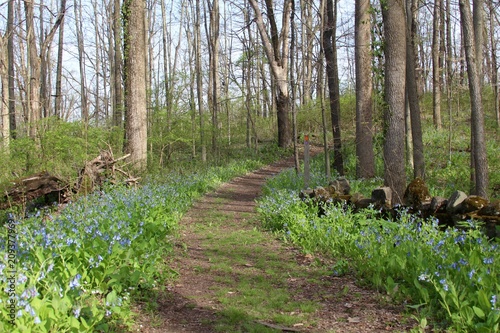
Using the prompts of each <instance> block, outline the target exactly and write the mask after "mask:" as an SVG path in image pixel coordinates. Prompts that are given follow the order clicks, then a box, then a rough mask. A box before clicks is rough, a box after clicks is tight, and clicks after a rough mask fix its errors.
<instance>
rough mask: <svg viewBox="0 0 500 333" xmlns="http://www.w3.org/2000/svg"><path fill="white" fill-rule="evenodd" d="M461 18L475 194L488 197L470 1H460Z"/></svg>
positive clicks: (482, 119) (479, 90)
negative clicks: (468, 97)
mask: <svg viewBox="0 0 500 333" xmlns="http://www.w3.org/2000/svg"><path fill="white" fill-rule="evenodd" d="M459 6H460V16H461V21H462V30H463V36H464V46H465V58H466V62H467V74H468V78H469V91H470V101H471V112H472V122H471V124H472V126H471V127H472V128H471V133H472V140H471V141H472V142H471V148H472V152H471V154H472V156H473V158H474V159H473V160H474V165H473V170H471V172H472V171H473V172H474V173H475V176H474V183H475V188H474V194H476V195H480V196H482V197H485V198H487V197H488V182H489V175H488V160H487V157H486V144H485V142H486V139H485V133H484V111H483V103H482V98H481V82H480V74H479V72H478V69H479V68H480V67H479V66H478V64H477V59H476V55H477V53H476V49H475V40H474V28H473V26H472V14H471V11H470V3H469V1H468V0H460V1H459Z"/></svg>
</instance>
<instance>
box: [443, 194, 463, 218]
mask: <svg viewBox="0 0 500 333" xmlns="http://www.w3.org/2000/svg"><path fill="white" fill-rule="evenodd" d="M465 199H467V194H465V193H464V192H462V191H455V192H453V194H452V195H451V197H450V198H449V199H448V204H447V205H446V211H447V212H448V213H450V214H460V213H461V212H462V211H461V210H462V203H463V202H464V201H465Z"/></svg>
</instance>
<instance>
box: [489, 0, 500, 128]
mask: <svg viewBox="0 0 500 333" xmlns="http://www.w3.org/2000/svg"><path fill="white" fill-rule="evenodd" d="M487 5H488V8H489V16H490V17H489V22H490V35H489V36H490V50H491V69H490V70H491V86H492V88H493V98H494V100H493V114H494V116H495V119H496V122H497V127H500V103H499V98H500V95H499V89H498V84H499V83H498V60H497V51H496V50H497V40H496V38H495V27H496V23H497V22H498V18H497V16H496V15H497V13H496V11H495V6H494V5H493V3H491V2H487Z"/></svg>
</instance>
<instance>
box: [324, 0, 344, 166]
mask: <svg viewBox="0 0 500 333" xmlns="http://www.w3.org/2000/svg"><path fill="white" fill-rule="evenodd" d="M325 10H326V13H325V17H326V22H325V23H326V24H325V26H324V28H323V30H324V36H323V48H324V52H325V60H326V76H327V81H328V93H329V101H330V114H331V117H332V131H333V166H334V168H335V170H336V171H337V172H338V173H339V175H343V174H344V160H343V158H342V140H341V133H340V88H339V71H338V64H337V45H336V38H337V36H336V35H337V33H336V31H337V29H336V27H337V0H326V8H325Z"/></svg>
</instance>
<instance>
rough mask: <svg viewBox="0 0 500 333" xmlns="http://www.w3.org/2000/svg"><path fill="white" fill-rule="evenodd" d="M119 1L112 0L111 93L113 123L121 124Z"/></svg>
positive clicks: (121, 61)
mask: <svg viewBox="0 0 500 333" xmlns="http://www.w3.org/2000/svg"><path fill="white" fill-rule="evenodd" d="M120 8H121V2H120V0H113V42H114V48H113V55H114V57H113V59H112V61H111V63H112V65H111V68H112V71H111V74H112V83H111V86H112V95H113V122H112V123H113V125H114V126H118V127H122V126H123V103H124V102H123V75H122V70H123V68H122V63H123V56H122V24H121V22H122V20H121V15H120Z"/></svg>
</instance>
